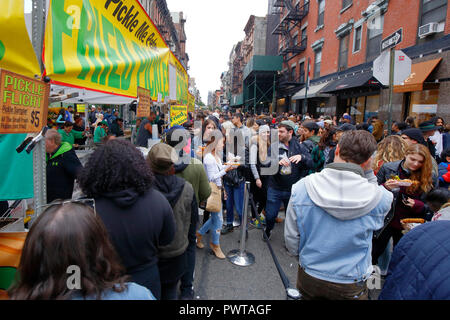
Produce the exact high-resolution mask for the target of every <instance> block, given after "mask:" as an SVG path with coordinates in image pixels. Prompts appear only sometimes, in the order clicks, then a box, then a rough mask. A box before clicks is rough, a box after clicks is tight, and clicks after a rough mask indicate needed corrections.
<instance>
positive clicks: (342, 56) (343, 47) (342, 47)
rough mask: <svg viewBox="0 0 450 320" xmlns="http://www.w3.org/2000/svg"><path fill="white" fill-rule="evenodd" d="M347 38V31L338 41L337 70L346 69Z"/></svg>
mask: <svg viewBox="0 0 450 320" xmlns="http://www.w3.org/2000/svg"><path fill="white" fill-rule="evenodd" d="M349 38H350V36H349V34H348V33H347V34H346V35H345V36H344V37H342V38H341V40H340V41H339V70H338V71H341V70H345V69H347V61H348V42H349Z"/></svg>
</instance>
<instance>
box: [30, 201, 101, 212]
mask: <svg viewBox="0 0 450 320" xmlns="http://www.w3.org/2000/svg"><path fill="white" fill-rule="evenodd" d="M68 203H79V204H85V205H88V206H89V207H91V208H92V209H93V210H94V214H95V215H97V211H96V209H95V200H94V199H90V198H80V199H71V200H64V201H54V202H51V203H47V204H44V205H41V206H37V207H36V209H41V208H44V209H42V212H44V211H45V210H47V209H48V208H51V207H53V206H59V205H60V206H64V205H65V204H68Z"/></svg>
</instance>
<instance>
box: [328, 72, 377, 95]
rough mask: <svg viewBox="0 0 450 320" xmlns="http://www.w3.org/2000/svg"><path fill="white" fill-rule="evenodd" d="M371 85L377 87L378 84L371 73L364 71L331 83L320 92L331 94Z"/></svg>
mask: <svg viewBox="0 0 450 320" xmlns="http://www.w3.org/2000/svg"><path fill="white" fill-rule="evenodd" d="M372 85H378V86H379V85H380V83H379V82H378V81H376V80H375V79H374V78H373V72H372V71H366V72H361V73H358V74H357V75H354V76H349V77H345V78H342V79H339V80H336V81H334V82H331V83H330V84H329V85H328V86H327V87H325V88H324V89H323V90H322V92H326V93H332V92H336V91H340V90H346V89H351V88H356V87H362V86H372Z"/></svg>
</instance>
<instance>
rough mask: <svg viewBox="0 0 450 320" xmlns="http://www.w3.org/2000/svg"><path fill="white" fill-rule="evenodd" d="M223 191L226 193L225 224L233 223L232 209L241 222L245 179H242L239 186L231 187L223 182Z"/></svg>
mask: <svg viewBox="0 0 450 320" xmlns="http://www.w3.org/2000/svg"><path fill="white" fill-rule="evenodd" d="M224 186H225V192H226V193H227V201H226V207H227V224H233V221H234V209H233V208H236V211H237V213H238V215H239V221H241V223H242V211H243V209H244V189H245V181H242V182H241V183H240V184H239V186H237V187H232V186H229V185H227V184H226V183H224Z"/></svg>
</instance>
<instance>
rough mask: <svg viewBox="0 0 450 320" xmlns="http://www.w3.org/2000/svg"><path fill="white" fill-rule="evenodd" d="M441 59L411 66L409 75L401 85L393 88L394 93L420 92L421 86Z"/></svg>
mask: <svg viewBox="0 0 450 320" xmlns="http://www.w3.org/2000/svg"><path fill="white" fill-rule="evenodd" d="M441 60H442V58H439V59H433V60H429V61H425V62H419V63H416V64H413V65H412V66H411V74H410V75H409V77H408V78H407V79H406V80H405V82H404V84H403V85H399V86H394V92H410V91H422V90H423V84H424V82H425V81H426V80H427V78H428V77H429V75H430V74H431V72H433V70H434V69H435V68H436V66H437V65H438V64H439V62H441Z"/></svg>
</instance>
